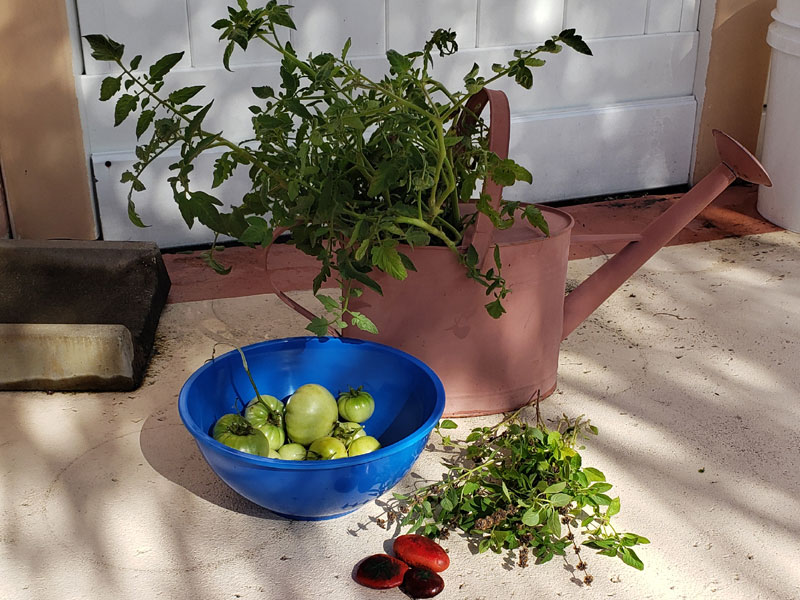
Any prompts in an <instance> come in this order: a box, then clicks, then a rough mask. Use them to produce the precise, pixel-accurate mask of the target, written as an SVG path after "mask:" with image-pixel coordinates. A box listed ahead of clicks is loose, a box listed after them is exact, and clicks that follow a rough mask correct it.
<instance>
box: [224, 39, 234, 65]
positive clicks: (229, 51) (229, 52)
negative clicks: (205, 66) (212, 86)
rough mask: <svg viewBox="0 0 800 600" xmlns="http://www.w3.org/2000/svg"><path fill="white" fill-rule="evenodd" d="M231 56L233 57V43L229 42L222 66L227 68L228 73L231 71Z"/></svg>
mask: <svg viewBox="0 0 800 600" xmlns="http://www.w3.org/2000/svg"><path fill="white" fill-rule="evenodd" d="M231 55H233V42H229V43H228V45H227V46H225V52H223V53H222V66H223V67H225V70H226V71H230V70H231Z"/></svg>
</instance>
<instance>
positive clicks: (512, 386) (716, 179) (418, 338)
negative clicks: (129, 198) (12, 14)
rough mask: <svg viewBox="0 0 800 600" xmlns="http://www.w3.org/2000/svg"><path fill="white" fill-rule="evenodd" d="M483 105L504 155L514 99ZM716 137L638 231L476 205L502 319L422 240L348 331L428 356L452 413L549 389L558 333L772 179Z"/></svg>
mask: <svg viewBox="0 0 800 600" xmlns="http://www.w3.org/2000/svg"><path fill="white" fill-rule="evenodd" d="M487 104H489V105H490V106H491V115H490V127H489V147H490V149H492V150H493V151H494V152H495V153H496V154H497V155H498V156H500V157H501V158H506V157H507V156H508V135H509V129H510V115H509V109H508V100H507V99H506V97H505V94H503V93H502V92H499V91H493V90H484V91H483V92H481V93H479V94H476V95H475V96H473V97H472V98H471V99H470V101H469V103H468V107H469V108H470V109H471V110H472V111H473V112H474V113H475V114H479V113H480V111H481V110H482V108H483V107H484V106H485V105H487ZM714 137H715V140H716V144H717V150H718V152H719V155H720V159H721V163H720V164H719V165H718V166H717V167H716V168H715V169H714V170H713V171H712V172H711V173H709V174H708V175H707V176H706V177H705V178H703V180H702V181H700V182H699V183H698V184H697V185H695V186H694V187H693V188H692V189H691V190H690V191H689V192H688V193H686V194H685V195H684V196H682V197H681V199H680V200H678V201H677V202H676V203H675V204H674V205H672V206H671V207H670V208H669V209H668V210H667V211H666V212H664V213H663V214H662V215H660V216H659V217H658V218H656V220H655V221H653V222H652V223H651V224H650V225H649V226H647V227H646V228H645V229H644V230H643V231H642V232H641V233H638V234H620V235H615V234H608V235H575V236H572V235H571V231H572V228H573V226H574V220H573V218H572V216H570V215H569V214H567V213H565V212H563V211H560V210H557V209H555V208H550V207H547V206H541V207H540V208H541V209H542V212H543V214H544V216H545V218H546V219H547V222H548V225H549V229H550V235H549V236H544V235H543V234H542V233H541V232H539V231H538V230H536V229H534V228H533V227H531V226H530V225H529V224H528V223H527V221H524V220H520V221H519V222H518V223H517V224H515V225H514V227H512V228H510V229H507V230H504V231H499V230H496V229H495V228H494V227H493V226H492V224H491V222H490V221H489V218H488V217H486V216H485V215H483V214H480V215H479V216H478V219H477V220H476V225H475V226H474V228H473V230H471V231H469V232H467V235H466V236H465V242H464V247H467V246H468V245H469V244H470V243H471V244H472V245H473V246H474V247H475V248H476V249H477V250H478V252H479V256H480V257H481V260H482V261H491V260H493V258H492V255H493V250H494V247H495V246H499V247H500V255H501V257H502V272H503V277H504V278H505V279H506V281H507V283H508V286H509V287H510V288H511V290H512V293H511V294H509V295H508V296H507V297H506V299H505V300H504V301H503V305H504V307H505V309H506V314H504V315H503V316H502V317H500V318H499V319H493V318H491V317H490V316H489V315H488V314H487V312H486V310H485V308H484V304H486V302H487V297H486V295H485V291H484V289H483V288H482V287H481V286H479V285H477V284H476V283H475V282H474V281H473V280H471V279H467V278H466V277H465V275H464V268H463V267H462V266H461V265H460V264H459V263H458V261H457V260H455V258H454V256H453V254H452V252H451V251H450V250H449V249H447V248H443V247H432V246H426V247H418V248H413V249H411V248H407V249H406V250H405V252H406V253H407V254H408V255H409V256H410V257H411V259H412V261H413V262H414V264H415V265H416V267H417V271H416V272H410V273H409V276H408V278H407V279H406V280H405V281H402V282H400V281H397V280H395V279H393V278H391V277H390V276H388V275H386V274H384V273H381V272H379V273H376V274H375V275H377V276H376V280H377V281H378V283H379V284H380V285H381V287H382V288H383V295H379V294H377V293H375V292H372V291H371V290H366V291H365V292H364V294H363V295H362V296H361V297H360V298H358V299H353V300H351V308H352V309H353V310H358V311H361V312H363V313H365V314H366V315H367V316H369V317H370V319H371V320H372V321H373V322H374V323H375V325H376V326H377V327H378V331H379V333H378V335H372V334H368V333H365V332H363V331H360V330H357V329H356V328H355V327H349V328H348V329H347V330H346V335H348V336H353V337H356V338H361V339H369V340H371V341H377V342H380V343H384V344H387V345H389V346H393V347H396V348H399V349H401V350H404V351H406V352H408V353H410V354H412V355H414V356H416V357H417V358H419V359H420V360H422V361H423V362H425V363H427V364H428V365H429V366H431V367H432V368H433V370H434V371H435V372H436V373H437V374H438V375H439V377H440V378H441V379H442V382H443V383H444V386H445V392H446V395H447V405H446V408H445V415H447V416H466V415H479V414H494V413H500V412H506V411H509V410H513V409H515V408H518V407H520V406H522V405H523V404H525V403H526V402H528V401H529V400H530V399H531V397H532V396H535V395H536V394H537V392H538V393H539V394H540V395H541V397H545V396H547V395H549V394H550V393H552V392H553V391H554V389H555V387H556V376H557V369H558V353H559V346H560V343H561V340H563V339H564V338H566V337H567V336H568V335H569V334H570V333H572V331H574V330H575V328H576V327H578V325H580V323H581V322H583V320H584V319H586V318H587V317H588V316H589V315H590V314H591V313H592V312H593V311H594V310H595V309H596V308H597V307H598V306H599V305H600V304H602V303H603V301H605V300H606V299H607V298H608V297H609V296H610V295H611V294H612V293H613V292H614V291H615V290H616V289H618V288H619V286H620V285H622V284H623V283H624V282H625V280H627V279H628V277H630V276H631V275H632V274H633V273H634V272H635V271H636V270H637V269H638V268H639V267H641V266H642V265H643V264H644V263H645V262H646V261H647V260H648V259H649V258H650V257H651V256H653V254H655V253H656V252H657V251H658V250H659V249H660V248H662V247H663V246H664V245H665V244H667V243H668V242H669V241H670V240H671V239H672V238H673V237H674V236H675V235H676V234H677V233H678V232H679V231H680V230H681V229H683V228H684V227H685V226H686V225H687V224H688V223H689V222H690V221H691V220H692V219H694V218H695V217H696V216H697V215H698V214H699V213H700V211H702V210H703V209H704V208H705V207H706V206H708V205H709V204H710V203H711V201H712V200H714V198H716V197H717V196H718V195H719V194H720V193H722V191H724V190H725V189H726V188H727V187H728V186H729V185H730V184H731V183H733V181H735V180H736V179H737V178H741V179H743V180H745V181H749V182H752V183H757V184H761V185H767V186H768V185H771V182H770V179H769V176H768V175H767V173H766V171H765V170H764V168H763V167H762V166H761V164H760V163H759V162H758V161H757V160H756V159H755V158H754V157H753V156H752V155H751V154H750V153H749V152H748V151H747V150H746V149H745V148H744V147H743V146H741V144H739V143H738V142H736V141H735V140H733V139H732V138H730V137H729V136H727V135H726V134H724V133H722V132H720V131H714ZM500 191H501V188H500V186H498V185H496V184H495V183H494V182H492V181H487V182H485V184H484V192H485V193H488V194H490V195H491V196H492V197H493V199H494V201H495V202H499V198H500ZM608 241H624V242H627V245H626V246H625V247H624V248H623V249H622V250H620V251H619V252H618V253H617V254H615V255H614V256H613V257H612V258H611V259H609V260H608V261H607V262H606V263H605V264H604V265H603V266H601V267H600V268H599V269H597V271H595V272H594V273H593V274H592V275H591V276H590V277H588V278H587V279H586V280H585V281H584V282H583V283H581V284H580V285H579V286H578V287H577V288H575V289H574V290H573V291H572V292H570V293H569V294H567V295H566V296H565V294H564V291H565V285H566V274H567V262H568V257H569V246H570V242H608ZM265 264H266V261H265ZM487 264H488V263H487ZM267 278H268V279H269V269H267ZM270 283H272V282H271V280H270ZM273 289H274V290H275V292H276V293H277V294H278V296H279V297H280V298H281V299H282V300H283V301H284V302H285V303H287V304H288V305H289V306H291V307H292V308H294V309H295V310H297V311H298V312H300V313H301V314H303V315H305V316H306V317H308V318H309V319H311V318H313V317H314V315H313V314H312V313H311V312H310V311H308V310H307V309H305V308H303V307H302V306H300V305H299V304H297V303H296V302H295V301H294V300H292V299H290V298H289V297H288V296H286V294H285V293H283V292H282V291H281V290H279V289H277V288H275V286H274V285H273ZM362 383H363V382H353V384H352V385H353V386H357V385H361V384H362Z"/></svg>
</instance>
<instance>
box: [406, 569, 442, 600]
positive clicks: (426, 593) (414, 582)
mask: <svg viewBox="0 0 800 600" xmlns="http://www.w3.org/2000/svg"><path fill="white" fill-rule="evenodd" d="M400 589H401V590H403V591H404V592H405V593H406V594H408V595H409V596H411V597H412V598H433V597H434V596H435V595H436V594H438V593H439V592H441V591H442V590H443V589H444V579H442V578H441V577H440V576H439V574H438V573H434V572H433V571H430V570H428V569H417V568H413V569H409V570H408V571H406V574H405V576H404V577H403V583H402V584H401V585H400Z"/></svg>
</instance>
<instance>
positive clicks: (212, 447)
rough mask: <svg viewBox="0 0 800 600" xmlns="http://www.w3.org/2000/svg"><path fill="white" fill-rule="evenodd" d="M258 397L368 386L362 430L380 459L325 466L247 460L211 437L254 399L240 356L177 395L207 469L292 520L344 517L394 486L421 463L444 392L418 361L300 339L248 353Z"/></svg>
mask: <svg viewBox="0 0 800 600" xmlns="http://www.w3.org/2000/svg"><path fill="white" fill-rule="evenodd" d="M243 351H244V353H245V356H246V357H247V363H248V367H249V369H250V372H251V374H252V375H253V379H254V380H255V382H256V386H257V387H258V391H259V392H260V393H261V394H270V395H272V396H276V397H278V398H281V399H283V400H284V401H285V400H286V398H288V397H289V396H290V395H291V394H292V392H294V390H296V389H297V388H298V387H300V386H301V385H303V384H305V383H318V384H320V385H323V386H325V387H326V388H328V389H329V390H330V391H331V393H333V394H334V395H337V394H338V393H340V392H342V391H346V390H347V389H348V388H349V387H351V386H352V387H358V386H360V385H363V386H364V389H365V390H366V391H368V392H369V393H370V394H372V395H373V397H374V398H375V412H374V413H373V415H372V416H371V417H370V419H369V420H368V421H366V423H364V428H365V429H366V431H367V433H368V434H369V435H372V436H374V437H376V438H378V440H379V441H380V443H381V448H380V449H378V450H376V451H375V452H371V453H369V454H364V455H362V456H354V457H352V458H341V459H337V460H327V461H284V460H277V459H271V458H263V457H260V456H254V455H251V454H245V453H243V452H239V451H237V450H233V449H232V448H229V447H228V446H225V445H223V444H221V443H219V442H218V441H216V440H215V439H213V438H212V437H211V429H212V427H213V426H214V423H215V422H216V421H217V419H219V418H220V417H221V416H222V415H224V414H226V413H231V412H241V410H242V408H243V407H244V404H246V403H247V402H248V401H249V400H250V399H251V398H252V397H253V396H254V395H255V392H254V391H253V387H252V385H251V383H250V381H249V379H248V378H247V374H246V372H245V370H244V368H243V366H242V360H241V356H240V355H239V353H238V352H237V351H232V352H228V353H227V354H224V355H222V356H220V357H219V358H216V359H214V360H213V361H211V362H209V363H207V364H205V365H204V366H202V367H201V368H199V369H198V370H197V371H195V372H194V373H193V374H192V376H191V377H189V379H188V380H187V381H186V383H185V384H184V386H183V388H182V389H181V393H180V397H179V401H178V411H179V413H180V416H181V420H182V421H183V423H184V425H185V426H186V428H187V429H188V430H189V433H191V434H192V436H194V439H195V441H196V442H197V446H198V448H199V449H200V452H201V453H202V454H203V456H204V457H205V459H206V461H207V462H208V464H209V466H210V467H211V469H212V470H213V471H214V472H215V473H216V474H217V475H218V476H219V477H220V478H221V479H222V480H223V481H224V482H225V483H227V484H228V485H229V486H230V487H231V488H233V489H234V490H235V491H236V492H238V493H239V494H241V495H242V496H244V497H245V498H247V499H249V500H251V501H252V502H255V503H256V504H258V505H260V506H263V507H264V508H268V509H269V510H271V511H273V512H275V513H277V514H279V515H281V516H284V517H288V518H291V519H303V520H309V519H311V520H314V519H329V518H333V517H338V516H341V515H345V514H347V513H349V512H352V511H354V510H355V509H356V508H358V507H359V506H361V505H362V504H365V503H367V502H369V501H370V500H372V499H374V498H377V497H378V496H380V495H381V494H383V493H384V492H386V491H387V490H388V489H390V488H391V487H392V486H394V485H395V484H396V483H397V482H398V481H400V479H402V478H403V477H404V476H405V475H406V473H408V471H409V470H410V469H411V466H412V465H413V464H414V462H415V461H416V460H417V458H418V457H419V455H420V453H421V452H422V449H423V448H424V447H425V444H426V443H427V441H428V438H429V436H430V433H431V431H432V429H433V428H434V427H435V426H436V424H437V422H438V421H439V419H440V418H441V416H442V413H443V412H444V403H445V396H444V388H443V387H442V382H441V381H440V380H439V378H438V377H437V376H436V374H435V373H434V372H433V371H432V370H431V369H430V368H429V367H428V366H427V365H425V364H424V363H422V362H420V361H419V360H417V359H416V358H414V357H413V356H411V355H409V354H406V353H405V352H401V351H400V350H396V349H394V348H390V347H389V346H384V345H383V344H377V343H374V342H365V341H361V340H353V339H347V338H317V337H299V338H286V339H279V340H272V341H268V342H261V343H259V344H253V345H252V346H246V347H245V348H243Z"/></svg>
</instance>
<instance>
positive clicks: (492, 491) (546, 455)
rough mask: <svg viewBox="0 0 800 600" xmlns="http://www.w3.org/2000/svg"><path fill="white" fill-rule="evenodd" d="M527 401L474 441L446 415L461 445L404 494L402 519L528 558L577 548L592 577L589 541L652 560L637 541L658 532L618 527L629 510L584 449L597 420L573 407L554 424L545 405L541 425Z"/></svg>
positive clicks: (604, 550)
mask: <svg viewBox="0 0 800 600" xmlns="http://www.w3.org/2000/svg"><path fill="white" fill-rule="evenodd" d="M523 408H524V407H523ZM521 410H522V409H520V410H518V411H516V412H514V413H512V414H511V415H510V416H508V417H507V418H505V419H503V420H502V421H501V422H500V423H498V424H496V425H494V426H492V427H478V428H475V429H473V430H472V432H471V433H470V434H469V435H468V436H467V438H466V440H465V442H454V441H453V440H452V439H451V437H450V436H449V435H446V434H445V433H443V432H442V430H446V429H453V428H455V427H456V424H455V423H454V422H453V421H450V420H444V421H442V422H441V423H440V424H439V426H438V427H437V429H436V431H437V433H439V435H440V436H441V437H442V440H443V442H444V445H445V447H455V449H456V454H455V457H454V458H452V459H451V460H450V461H448V462H447V463H446V464H445V466H447V468H448V472H447V473H446V474H445V476H444V477H443V479H442V480H441V481H439V482H436V483H432V484H429V485H425V486H422V487H419V488H417V489H416V490H415V491H414V492H412V493H410V494H398V493H395V494H394V500H395V503H394V504H393V505H392V506H391V507H390V509H389V510H390V512H391V514H392V515H393V516H392V520H394V519H395V518H399V519H400V525H401V527H408V530H409V532H417V533H421V534H423V535H427V536H429V537H433V538H445V537H448V535H449V532H450V531H460V532H462V533H463V534H464V535H466V536H468V537H469V538H470V539H471V540H472V541H473V542H474V543H476V544H477V549H478V551H479V552H485V551H487V550H492V551H494V552H497V553H502V552H503V551H508V552H509V553H511V551H516V552H517V556H518V560H519V562H518V564H519V565H520V566H523V567H524V566H526V565H527V563H528V555H529V553H530V554H531V555H532V556H533V558H534V559H535V560H536V561H538V562H540V563H543V562H547V561H549V560H551V559H552V558H553V557H554V556H563V555H565V554H566V553H567V551H568V550H569V549H570V548H572V550H573V552H574V553H575V555H576V557H577V560H578V563H577V569H578V570H579V571H580V572H582V573H583V577H584V582H585V583H587V584H588V583H591V580H592V578H591V576H590V575H588V572H587V567H588V565H587V563H586V561H585V560H583V559H582V558H581V555H580V550H581V545H582V546H585V547H588V548H592V549H595V550H597V551H598V553H599V554H601V555H604V556H612V557H613V556H617V557H619V558H621V559H622V560H623V561H624V562H625V563H626V564H628V565H630V566H632V567H635V568H637V569H643V568H644V564H643V563H642V561H641V559H640V558H639V557H638V556H637V554H636V552H635V550H634V549H633V547H634V546H636V545H639V544H647V543H649V541H648V540H647V538H644V537H642V536H640V535H637V534H634V533H618V532H617V531H616V530H615V528H614V526H613V525H612V523H611V518H612V517H613V516H614V515H616V514H617V513H619V511H620V499H619V497H611V496H609V494H608V492H609V491H610V490H611V488H612V485H611V484H610V483H608V482H607V481H606V478H605V475H603V473H602V472H601V471H599V470H598V469H595V468H593V467H585V466H583V464H582V459H581V455H580V454H579V453H578V450H579V449H582V448H583V446H579V443H580V440H581V439H583V438H585V437H586V436H587V434H593V435H596V434H597V428H596V427H594V426H593V425H591V424H590V423H589V421H586V420H584V419H583V417H578V418H576V419H569V418H567V417H566V416H563V417H562V418H561V420H560V421H559V423H558V426H557V427H556V428H554V429H549V428H547V427H546V426H545V425H544V423H542V421H541V418H540V417H539V413H538V404H537V422H538V423H537V425H535V426H534V425H531V424H529V423H527V422H525V421H523V420H522V418H521V417H520V412H521ZM399 515H403V516H402V517H399ZM579 535H580V536H582V537H583V538H584V539H583V542H582V544H581V545H579V544H578V539H577V536H579Z"/></svg>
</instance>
